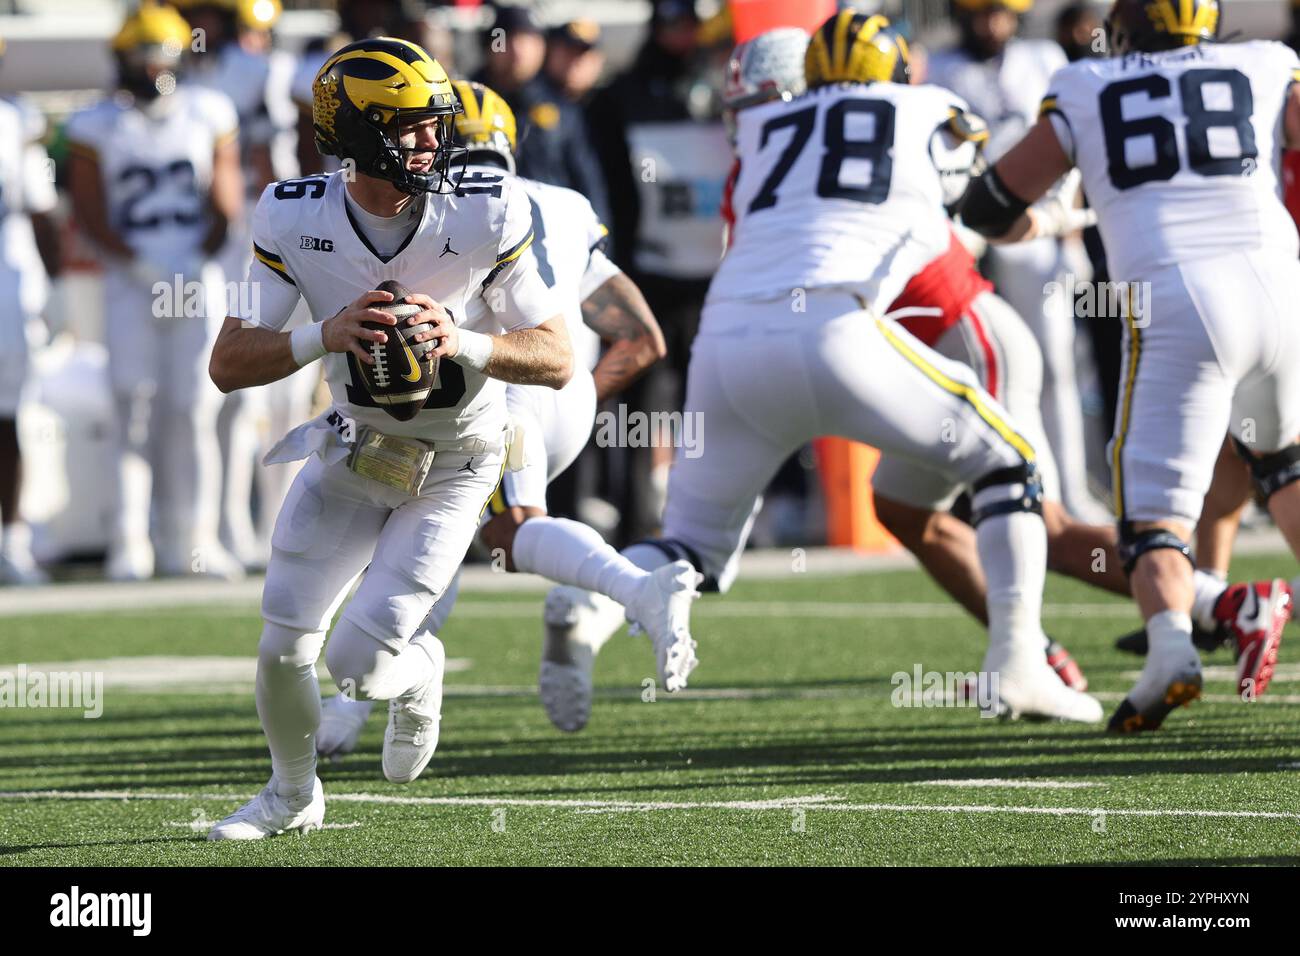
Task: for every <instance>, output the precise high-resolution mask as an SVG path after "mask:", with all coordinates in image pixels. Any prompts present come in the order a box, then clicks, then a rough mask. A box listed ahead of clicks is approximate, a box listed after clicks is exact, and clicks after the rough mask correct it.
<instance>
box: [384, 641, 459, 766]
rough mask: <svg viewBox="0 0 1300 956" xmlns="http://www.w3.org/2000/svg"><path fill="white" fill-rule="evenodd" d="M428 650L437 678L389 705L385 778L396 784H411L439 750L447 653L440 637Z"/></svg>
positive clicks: (385, 741) (385, 738)
mask: <svg viewBox="0 0 1300 956" xmlns="http://www.w3.org/2000/svg"><path fill="white" fill-rule="evenodd" d="M426 647H428V649H429V651H430V652H431V653H432V656H433V658H434V661H433V676H432V677H430V678H429V680H428V681H427V682H426V683H425V684H424V686H423V687H421V688H420V689H418V690H417V691H415V692H414V693H412V694H410V695H408V696H406V697H396V698H394V699H392V700H390V701H389V702H388V730H387V732H385V734H384V759H383V765H384V776H385V777H386V778H388V780H389V781H390V782H392V783H410V782H411V781H412V780H414V779H415V778H416V777H418V776H419V775H420V774H421V772H423V770H424V768H425V767H427V766H428V765H429V761H430V760H431V759H432V758H433V752H434V751H435V750H437V749H438V725H439V723H440V721H441V719H442V675H443V673H444V672H445V671H446V669H447V652H446V650H445V649H444V648H443V646H442V641H440V640H438V639H437V638H436V637H435V638H433V639H432V643H431V644H428V645H426Z"/></svg>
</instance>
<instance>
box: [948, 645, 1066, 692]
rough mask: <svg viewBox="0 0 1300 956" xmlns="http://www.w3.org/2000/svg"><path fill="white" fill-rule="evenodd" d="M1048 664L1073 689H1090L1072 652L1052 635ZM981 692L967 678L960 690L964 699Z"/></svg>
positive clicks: (1048, 651) (974, 682)
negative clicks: (1053, 638)
mask: <svg viewBox="0 0 1300 956" xmlns="http://www.w3.org/2000/svg"><path fill="white" fill-rule="evenodd" d="M1046 651H1047V666H1048V667H1050V668H1051V669H1052V670H1053V671H1054V672H1055V673H1056V676H1057V677H1058V678H1060V680H1061V683H1062V684H1064V685H1065V686H1066V687H1069V688H1070V689H1072V690H1077V691H1078V692H1079V693H1083V692H1084V691H1086V690H1087V689H1088V678H1086V677H1085V676H1083V671H1082V670H1080V669H1079V665H1078V664H1077V663H1076V662H1075V660H1074V658H1073V657H1071V656H1070V652H1069V651H1067V650H1066V649H1065V645H1063V644H1061V643H1060V642H1059V641H1054V640H1052V639H1051V638H1050V637H1049V638H1048V639H1047V648H1046ZM978 693H979V684H978V682H977V681H973V680H970V679H967V680H966V681H965V682H964V683H963V684H962V688H961V691H960V694H961V699H962V700H975V699H976V696H977V694H978Z"/></svg>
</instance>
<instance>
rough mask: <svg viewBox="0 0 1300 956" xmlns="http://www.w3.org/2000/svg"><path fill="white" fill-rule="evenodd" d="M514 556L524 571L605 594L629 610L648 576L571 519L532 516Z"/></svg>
mask: <svg viewBox="0 0 1300 956" xmlns="http://www.w3.org/2000/svg"><path fill="white" fill-rule="evenodd" d="M513 556H514V563H515V567H516V568H518V569H519V570H520V571H531V572H532V573H534V574H540V575H542V576H543V577H546V578H550V579H551V580H552V581H556V582H558V583H560V584H571V585H573V586H574V587H578V588H582V589H583V590H585V591H595V592H596V593H598V594H604V595H605V596H607V597H610V598H613V599H614V600H615V601H617V602H618V603H619V604H622V605H624V606H626V605H628V604H630V603H631V602H632V601H633V600H634V599H635V598H636V596H637V593H638V592H639V591H640V589H641V583H642V582H643V581H644V580H645V579H646V577H647V572H646V571H642V570H641V569H640V568H638V567H637V566H636V565H635V564H633V563H632V562H631V561H629V560H628V559H627V558H625V557H623V556H622V555H621V554H619V553H618V552H617V551H615V550H614V549H613V548H612V547H610V546H609V545H608V544H606V543H605V539H604V538H602V537H601V536H600V535H599V534H598V533H596V531H595V530H593V529H592V528H589V527H587V526H586V525H585V524H582V523H580V522H577V521H570V520H569V519H567V518H550V517H545V516H543V517H540V518H529V519H528V520H527V521H525V522H524V523H523V524H522V525H521V526H520V528H519V530H518V531H517V532H515V544H514V555H513Z"/></svg>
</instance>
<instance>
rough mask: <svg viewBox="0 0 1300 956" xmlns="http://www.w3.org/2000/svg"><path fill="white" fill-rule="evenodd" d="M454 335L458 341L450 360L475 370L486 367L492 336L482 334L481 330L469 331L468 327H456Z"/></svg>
mask: <svg viewBox="0 0 1300 956" xmlns="http://www.w3.org/2000/svg"><path fill="white" fill-rule="evenodd" d="M456 335H457V337H458V338H459V340H460V341H459V346H458V348H457V349H456V354H455V355H453V356H452V361H454V362H456V363H457V364H458V365H464V366H467V367H468V368H472V369H474V371H476V372H481V371H483V370H484V369H486V368H487V364H488V361H489V360H490V359H491V358H492V345H493V343H492V336H490V335H484V334H483V333H482V332H471V331H469V330H468V329H457V330H456Z"/></svg>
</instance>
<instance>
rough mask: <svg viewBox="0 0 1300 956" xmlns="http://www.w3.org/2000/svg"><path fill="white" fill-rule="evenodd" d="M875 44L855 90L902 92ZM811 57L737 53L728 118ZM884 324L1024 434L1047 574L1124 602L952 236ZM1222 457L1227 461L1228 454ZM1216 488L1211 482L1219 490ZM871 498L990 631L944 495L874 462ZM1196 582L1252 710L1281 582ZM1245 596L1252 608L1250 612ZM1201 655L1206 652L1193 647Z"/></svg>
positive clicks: (1016, 327)
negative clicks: (942, 362) (933, 355)
mask: <svg viewBox="0 0 1300 956" xmlns="http://www.w3.org/2000/svg"><path fill="white" fill-rule="evenodd" d="M874 42H875V44H876V46H877V48H878V49H880V50H881V51H882V52H883V51H884V50H885V49H887V45H888V44H891V43H892V44H893V45H894V47H896V49H897V52H896V55H895V56H894V57H893V58H892V59H890V58H885V57H881V58H878V59H874V60H871V61H862V62H861V63H860V70H859V72H857V73H856V74H855V76H856V77H857V78H858V79H860V80H862V81H863V82H867V81H871V80H874V81H878V82H887V81H890V80H896V81H898V82H910V79H911V77H910V71H909V64H910V55H909V51H908V46H907V43H906V41H905V40H904V39H903V37H902V36H901V35H898V34H897V33H896V32H895V31H894V30H892V29H891V28H884V29H881V30H880V31H878V32H877V33H876V35H875V38H874ZM807 46H808V35H807V34H806V33H804V32H803V31H802V30H799V29H797V28H790V29H778V30H772V31H769V32H767V33H764V34H761V35H760V36H758V37H755V38H754V39H752V40H750V41H748V42H746V43H743V44H741V45H740V46H739V47H737V48H736V51H735V53H733V55H732V59H731V66H730V68H729V70H728V82H727V87H726V89H725V90H724V94H723V98H724V102H725V103H726V104H727V106H728V108H729V109H731V110H736V109H744V108H746V107H747V106H752V105H754V104H755V103H759V102H764V101H765V100H768V99H772V98H775V97H777V96H784V97H785V98H787V99H788V98H789V97H790V96H791V95H795V94H797V93H800V92H802V91H803V89H804V88H805V85H806V84H805V81H804V63H803V60H804V53H805V51H806V49H807ZM733 119H734V117H733ZM733 176H734V174H733ZM723 205H724V209H727V210H729V209H730V207H731V202H730V197H729V195H727V196H724V198H723ZM1044 211H1046V210H1044ZM1055 211H1056V214H1057V216H1058V217H1059V218H1060V220H1061V221H1060V222H1059V224H1058V228H1059V230H1060V231H1067V232H1068V231H1073V230H1074V229H1076V228H1077V227H1078V225H1079V221H1080V220H1083V219H1086V218H1088V211H1084V210H1077V211H1076V210H1074V209H1073V204H1071V203H1066V202H1062V203H1061V204H1060V205H1059V206H1057V207H1055ZM728 218H730V215H729V214H728ZM888 317H897V318H898V320H899V322H900V324H901V325H902V326H903V327H904V328H905V329H907V330H908V331H909V332H911V333H912V334H913V335H915V336H916V337H917V338H918V339H920V340H921V341H922V342H924V343H925V344H926V345H928V346H930V347H931V348H933V349H934V350H935V351H937V352H939V354H941V355H944V356H946V357H948V358H952V359H955V360H956V361H959V362H961V363H963V364H964V365H968V366H970V367H971V368H972V369H974V370H975V372H976V374H977V375H978V377H979V380H980V384H981V385H983V386H984V387H985V388H986V389H987V390H988V391H989V393H990V394H991V395H993V397H994V398H997V399H998V400H999V401H1001V402H1003V404H1004V405H1006V407H1007V409H1008V411H1009V412H1010V413H1011V414H1012V415H1013V417H1014V418H1015V419H1016V421H1017V423H1019V425H1020V427H1021V432H1022V434H1024V435H1026V436H1028V437H1029V439H1030V443H1031V444H1033V445H1034V447H1035V449H1036V450H1039V459H1040V467H1039V470H1040V472H1041V474H1042V481H1043V520H1044V522H1045V524H1046V525H1047V553H1048V568H1049V569H1051V570H1054V571H1057V572H1060V573H1062V574H1068V575H1071V576H1073V577H1075V578H1077V579H1079V580H1081V581H1084V582H1085V583H1088V584H1092V585H1094V586H1098V587H1102V588H1104V589H1106V590H1110V591H1113V592H1115V593H1118V594H1123V595H1125V596H1127V595H1128V594H1129V586H1128V576H1127V575H1126V574H1124V572H1123V567H1122V565H1123V562H1122V561H1121V560H1120V559H1119V557H1118V552H1117V548H1116V546H1117V543H1118V536H1117V534H1116V530H1115V527H1114V526H1113V525H1089V524H1084V523H1083V522H1080V521H1078V520H1076V519H1075V518H1073V517H1072V516H1071V515H1069V514H1068V513H1067V512H1066V511H1065V509H1064V508H1063V507H1062V506H1061V504H1060V502H1059V497H1060V496H1059V491H1058V486H1057V483H1056V480H1055V469H1056V466H1055V463H1054V462H1053V461H1052V455H1051V449H1050V447H1047V446H1046V444H1045V442H1043V444H1042V445H1040V444H1039V442H1041V441H1043V440H1042V437H1041V436H1042V421H1041V417H1040V415H1039V402H1040V390H1041V387H1042V365H1041V358H1040V355H1039V351H1038V344H1037V342H1036V341H1035V340H1034V339H1033V337H1032V336H1031V335H1030V334H1029V330H1028V329H1027V328H1026V327H1025V324H1024V322H1023V320H1021V318H1020V317H1019V316H1018V315H1017V314H1016V313H1015V311H1014V310H1013V309H1011V307H1010V306H1009V305H1008V304H1007V303H1006V302H1005V301H1003V300H1002V299H1001V298H1000V297H999V296H998V295H997V294H996V293H995V292H993V291H992V285H991V283H989V282H988V281H987V280H986V279H984V277H983V276H981V275H980V274H979V271H978V270H977V269H976V267H975V261H974V258H973V257H972V255H971V253H970V252H968V251H967V250H966V248H965V246H964V245H963V244H962V243H961V242H960V241H959V240H958V238H957V236H956V233H955V232H954V234H953V236H952V238H951V240H950V242H949V245H948V248H947V249H946V250H945V251H944V252H942V253H940V254H939V255H938V256H937V257H935V258H934V259H931V260H930V262H928V263H927V264H926V265H925V267H924V268H923V269H921V271H920V272H918V273H917V274H916V275H914V276H912V278H911V279H910V280H908V283H907V285H906V287H905V288H904V289H903V292H902V293H901V294H900V296H899V297H898V298H897V299H896V300H895V301H894V303H893V304H892V305H891V306H890V312H889V314H888ZM1036 439H1037V441H1036ZM1230 454H1232V455H1233V459H1234V460H1235V459H1236V455H1235V453H1234V452H1230ZM1219 483H1220V475H1219V472H1218V471H1217V470H1216V476H1215V484H1216V485H1217V484H1219ZM872 487H873V489H874V491H875V492H876V498H875V506H876V514H877V516H878V517H879V518H880V521H881V523H882V524H883V525H884V526H885V527H886V528H887V529H888V530H889V531H890V532H891V533H893V534H894V536H895V537H897V538H898V539H899V540H900V541H901V542H902V543H903V544H904V545H905V546H906V547H907V549H908V550H909V551H911V552H912V553H913V554H914V555H916V556H917V558H918V559H919V560H920V561H921V563H922V565H923V566H924V567H925V569H926V570H927V571H928V572H929V573H930V575H931V576H932V577H933V578H934V579H935V581H936V582H937V583H939V584H940V585H941V586H942V587H943V588H944V589H945V590H946V591H947V592H948V593H949V594H950V595H952V597H953V598H954V599H955V600H957V601H958V602H959V603H960V604H961V605H962V606H963V607H964V608H966V610H968V611H969V612H970V613H971V614H972V615H973V616H974V617H975V618H976V619H977V620H979V621H980V622H981V623H985V624H986V623H987V614H986V607H985V595H984V580H983V572H982V571H981V570H980V564H979V555H978V552H977V550H976V545H975V532H974V530H973V529H972V528H971V527H970V526H969V525H968V524H966V522H964V521H962V520H961V519H960V518H958V517H957V516H955V515H953V514H950V513H949V511H948V507H949V505H950V502H949V501H948V500H947V496H946V493H945V490H944V489H942V488H941V489H940V491H939V495H938V496H937V497H933V496H930V495H929V491H930V480H929V477H928V475H927V474H926V471H925V469H924V468H922V467H918V466H916V465H914V464H913V463H911V462H909V461H907V460H906V459H901V458H898V457H897V456H886V457H885V458H883V459H882V460H881V462H880V463H879V465H878V466H877V468H876V470H875V473H874V475H873V476H872ZM1209 500H1210V499H1209V498H1207V511H1209V510H1210V509H1209V507H1208V502H1209ZM1202 517H1203V520H1212V518H1213V516H1212V515H1208V516H1207V515H1203V516H1202ZM1216 537H1223V536H1222V535H1217V536H1216ZM1223 544H1224V547H1225V548H1226V549H1227V550H1225V551H1224V553H1223V554H1222V555H1221V563H1222V566H1223V568H1224V570H1225V572H1226V569H1227V557H1228V553H1227V552H1228V551H1230V548H1231V539H1230V538H1228V539H1227V540H1226V541H1225V542H1223ZM1099 552H1100V553H1101V554H1103V555H1104V557H1105V561H1104V565H1103V567H1101V568H1098V567H1096V565H1095V560H1096V559H1095V555H1097V554H1098V553H1099ZM1207 554H1208V552H1207ZM1199 557H1201V555H1199V554H1198V558H1199ZM1197 574H1198V583H1197V611H1194V616H1193V619H1194V621H1195V620H1196V616H1197V614H1198V613H1199V614H1200V615H1201V616H1202V620H1204V621H1206V622H1207V623H1205V624H1204V625H1203V626H1204V627H1205V628H1206V631H1207V637H1208V638H1209V639H1210V641H1212V642H1213V644H1215V645H1217V644H1218V643H1231V644H1232V646H1233V648H1234V650H1235V651H1236V656H1237V665H1238V688H1239V690H1240V691H1241V692H1242V693H1243V694H1248V695H1249V696H1250V698H1255V697H1258V695H1259V694H1262V693H1263V692H1264V690H1265V689H1266V688H1267V686H1268V683H1269V680H1270V678H1271V672H1272V668H1273V659H1275V658H1276V644H1277V641H1278V639H1279V637H1280V632H1281V628H1282V626H1283V625H1284V624H1285V623H1286V620H1287V618H1288V617H1289V613H1290V604H1289V593H1287V589H1286V586H1285V582H1282V581H1278V580H1273V581H1258V582H1253V583H1241V584H1233V585H1229V584H1228V583H1227V580H1226V574H1225V576H1224V577H1223V579H1221V580H1220V579H1210V582H1209V583H1207V582H1205V581H1203V580H1201V579H1202V578H1209V575H1205V574H1203V573H1202V572H1199V571H1198V573H1197ZM1252 594H1254V595H1255V596H1256V597H1257V598H1258V601H1248V600H1247V598H1248V597H1250V596H1251V595H1252ZM1209 632H1212V633H1209ZM1137 636H1138V637H1140V638H1141V639H1142V641H1143V645H1144V646H1143V648H1142V650H1143V652H1144V653H1145V633H1144V632H1142V631H1139V632H1138V635H1137ZM1198 646H1203V645H1202V644H1201V641H1200V640H1199V639H1198ZM1047 658H1048V663H1049V664H1051V665H1052V668H1053V669H1054V670H1055V671H1056V672H1057V674H1059V675H1060V677H1061V679H1062V680H1063V681H1065V682H1066V683H1067V684H1068V685H1069V686H1071V687H1074V688H1076V689H1077V690H1086V689H1087V681H1086V680H1085V678H1084V677H1083V674H1082V672H1081V671H1080V670H1079V667H1078V665H1077V664H1076V663H1075V662H1074V661H1073V659H1072V658H1071V657H1070V655H1069V652H1068V651H1066V650H1065V648H1064V647H1062V646H1061V645H1060V644H1059V643H1057V642H1055V641H1052V642H1050V643H1049V644H1048V647H1047Z"/></svg>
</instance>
